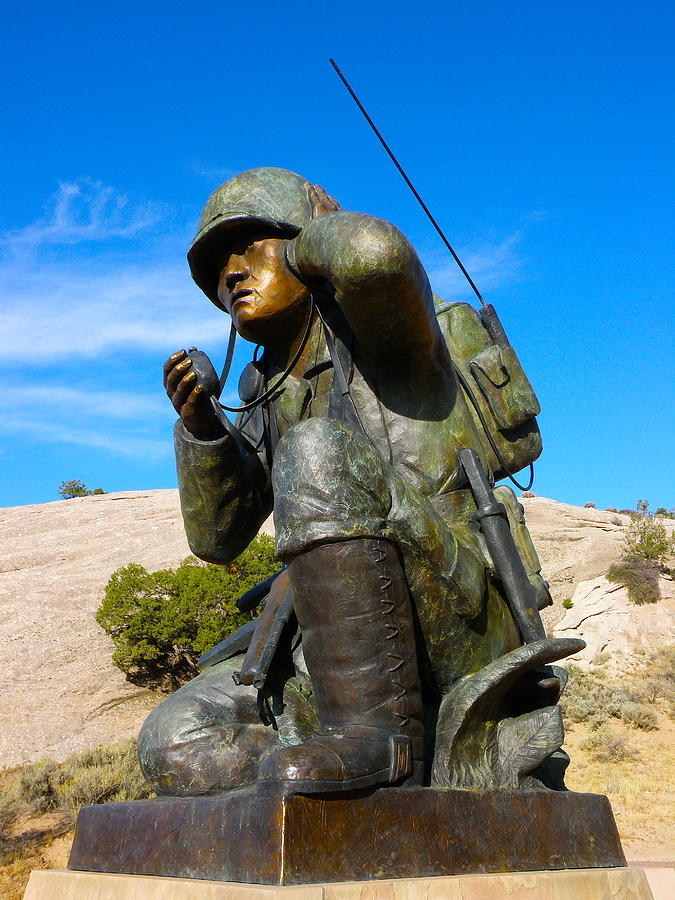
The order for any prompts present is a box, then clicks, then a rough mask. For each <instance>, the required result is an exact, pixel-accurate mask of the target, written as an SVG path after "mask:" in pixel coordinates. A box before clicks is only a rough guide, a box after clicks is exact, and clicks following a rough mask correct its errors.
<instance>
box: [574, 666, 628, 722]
mask: <svg viewBox="0 0 675 900" xmlns="http://www.w3.org/2000/svg"><path fill="white" fill-rule="evenodd" d="M567 670H568V672H569V676H570V677H569V681H568V683H567V687H566V688H565V693H564V694H563V695H562V697H561V698H560V706H561V708H562V713H563V716H564V717H565V718H566V719H567V720H568V721H571V722H588V721H589V719H590V718H591V717H592V716H597V715H598V714H602V715H604V716H605V718H608V717H609V716H614V717H615V718H617V719H618V718H620V716H621V705H622V704H623V703H625V702H626V701H627V700H628V695H627V694H626V692H625V691H623V690H621V689H620V688H617V687H615V686H614V685H612V684H605V683H603V682H602V681H600V679H599V678H598V675H599V674H601V673H598V672H594V673H593V674H590V673H589V672H585V671H584V670H583V669H581V668H580V667H579V666H574V665H570V666H568V667H567Z"/></svg>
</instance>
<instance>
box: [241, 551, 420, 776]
mask: <svg viewBox="0 0 675 900" xmlns="http://www.w3.org/2000/svg"><path fill="white" fill-rule="evenodd" d="M288 573H289V578H290V583H291V587H292V590H293V605H294V607H295V611H296V615H297V617H298V623H299V625H300V628H301V631H302V645H303V651H304V656H305V661H306V663H307V669H308V670H309V674H310V676H311V679H312V685H313V689H314V693H315V696H316V701H317V707H318V713H319V723H320V726H321V727H320V729H319V731H317V732H315V733H314V734H313V735H312V736H311V737H310V738H309V739H308V740H306V741H304V742H303V743H301V744H298V745H296V746H292V747H284V748H282V749H279V750H276V751H274V752H273V753H272V754H271V755H270V756H269V757H268V758H267V759H266V760H265V761H264V762H263V763H262V766H261V768H260V774H259V776H258V783H259V784H261V785H274V786H281V787H282V788H283V790H284V791H286V792H302V793H311V792H330V791H348V790H354V789H357V788H363V787H368V786H370V785H374V784H380V783H382V784H393V783H395V782H399V783H401V782H403V781H409V782H410V783H416V784H421V783H422V773H423V748H422V743H423V734H424V728H423V724H422V722H423V715H422V697H421V688H420V679H419V674H418V670H417V653H416V649H415V636H414V631H413V622H412V613H411V599H410V594H409V591H408V587H407V584H406V580H405V576H404V574H403V568H402V566H401V563H400V560H399V556H398V552H397V550H396V548H395V547H394V545H393V544H390V543H389V542H387V541H381V540H373V539H362V538H359V539H355V540H351V541H340V542H337V543H330V544H322V545H319V546H317V547H314V548H313V549H311V550H308V551H306V552H305V553H302V554H300V555H299V556H297V557H295V558H294V559H293V560H292V561H291V562H289V564H288Z"/></svg>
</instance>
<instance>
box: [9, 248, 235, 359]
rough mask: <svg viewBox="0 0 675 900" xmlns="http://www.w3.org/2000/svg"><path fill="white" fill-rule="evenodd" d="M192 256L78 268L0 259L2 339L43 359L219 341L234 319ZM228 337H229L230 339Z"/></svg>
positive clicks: (27, 356) (26, 356)
mask: <svg viewBox="0 0 675 900" xmlns="http://www.w3.org/2000/svg"><path fill="white" fill-rule="evenodd" d="M186 269H187V266H186V265H185V263H179V262H178V261H176V262H175V263H171V262H167V263H165V262H149V263H147V264H146V265H145V266H144V267H143V268H140V267H137V266H131V267H130V266H128V265H127V266H120V268H118V269H112V270H109V271H105V270H103V269H102V268H101V267H100V266H96V265H92V267H91V270H88V269H85V270H84V271H74V270H73V268H72V267H71V266H70V265H68V264H67V263H58V262H57V263H52V264H49V265H45V266H41V267H40V268H39V269H38V268H36V269H34V270H31V269H26V268H23V267H18V266H15V265H9V264H6V265H0V345H2V346H4V347H11V348H12V350H13V352H14V353H15V354H19V355H21V357H22V358H24V359H26V360H30V361H35V362H47V361H49V360H52V359H57V358H61V357H64V356H68V357H71V358H76V357H80V358H86V359H91V358H94V357H97V356H100V355H102V354H107V353H111V352H113V351H114V350H116V349H118V348H120V347H123V348H126V349H127V350H129V349H132V348H145V349H148V350H161V351H162V352H164V350H166V349H167V348H168V349H175V348H176V347H182V346H184V344H185V342H186V341H188V342H192V343H195V344H196V343H200V342H201V343H204V342H207V341H209V340H210V341H212V340H213V339H214V336H218V339H219V341H220V336H219V332H221V330H222V335H226V334H227V330H228V327H229V323H228V321H226V318H225V316H224V315H223V314H219V313H218V312H217V311H216V310H215V308H213V307H211V305H210V304H209V302H208V300H206V298H205V297H203V296H202V295H201V294H200V293H199V292H198V291H197V289H196V288H195V287H194V285H193V284H192V282H191V280H190V276H189V273H188V272H187V271H186ZM222 339H223V340H224V337H223V338H222Z"/></svg>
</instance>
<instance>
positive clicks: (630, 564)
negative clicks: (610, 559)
mask: <svg viewBox="0 0 675 900" xmlns="http://www.w3.org/2000/svg"><path fill="white" fill-rule="evenodd" d="M660 573H661V566H660V565H659V563H656V562H654V561H653V560H649V559H644V558H642V557H639V556H626V557H624V558H623V559H621V560H619V562H618V563H613V564H612V565H611V566H610V567H609V569H608V571H607V580H608V581H611V582H612V583H614V584H621V585H623V586H624V587H625V588H626V590H627V592H628V599H629V600H630V601H631V602H632V603H635V605H636V606H642V605H643V604H645V603H657V602H658V601H659V600H660V599H661V592H660V590H659V575H660Z"/></svg>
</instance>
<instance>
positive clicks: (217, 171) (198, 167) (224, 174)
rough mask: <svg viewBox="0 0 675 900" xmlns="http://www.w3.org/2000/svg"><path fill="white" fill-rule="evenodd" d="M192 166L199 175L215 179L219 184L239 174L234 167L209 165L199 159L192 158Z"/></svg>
mask: <svg viewBox="0 0 675 900" xmlns="http://www.w3.org/2000/svg"><path fill="white" fill-rule="evenodd" d="M190 168H191V169H192V171H193V172H196V173H197V175H201V176H202V178H208V179H209V180H210V181H213V182H214V183H216V182H217V183H218V184H220V183H221V182H223V181H227V179H228V178H232V177H233V176H235V175H236V174H237V172H236V171H235V170H234V169H227V168H224V167H220V166H209V165H207V164H206V163H203V162H202V161H201V160H199V159H194V160H192V162H191V163H190ZM214 186H215V184H214Z"/></svg>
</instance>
